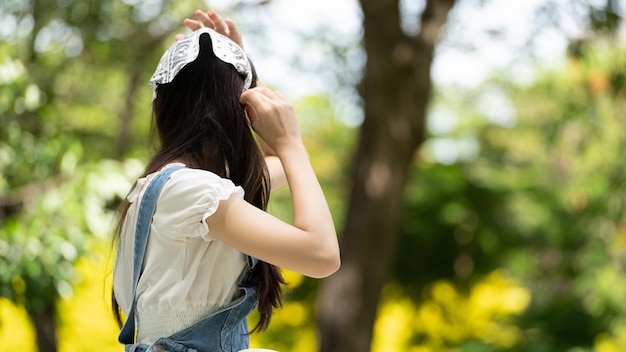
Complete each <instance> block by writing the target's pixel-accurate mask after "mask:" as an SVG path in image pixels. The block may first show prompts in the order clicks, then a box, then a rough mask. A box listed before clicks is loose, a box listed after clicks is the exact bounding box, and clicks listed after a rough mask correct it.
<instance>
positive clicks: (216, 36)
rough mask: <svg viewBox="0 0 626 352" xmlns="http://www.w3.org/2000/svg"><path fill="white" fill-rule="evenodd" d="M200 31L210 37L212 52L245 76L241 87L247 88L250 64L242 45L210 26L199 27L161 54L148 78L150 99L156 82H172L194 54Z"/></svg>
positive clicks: (196, 54) (193, 57) (194, 56)
mask: <svg viewBox="0 0 626 352" xmlns="http://www.w3.org/2000/svg"><path fill="white" fill-rule="evenodd" d="M203 33H208V34H209V36H210V37H211V43H212V44H213V53H214V54H215V56H216V57H217V58H218V59H220V60H222V61H223V62H225V63H227V64H230V65H232V66H233V67H234V68H235V69H236V70H237V72H239V74H241V75H242V76H245V77H246V80H245V83H244V88H243V90H244V91H245V90H246V89H248V88H250V85H251V84H252V68H251V67H250V62H249V61H248V57H247V56H246V54H245V52H244V51H243V49H242V48H241V47H240V46H239V45H237V43H235V42H234V41H232V40H231V39H230V38H228V37H226V36H225V35H222V34H220V33H217V32H216V31H214V30H212V29H211V28H206V27H202V28H200V29H198V30H197V31H194V32H192V33H190V34H188V35H186V36H184V37H183V38H181V39H179V40H178V41H177V42H176V43H174V45H172V46H170V47H169V48H168V49H167V51H166V52H165V54H163V57H161V61H159V64H158V65H157V68H156V71H155V72H154V74H153V75H152V78H150V87H152V90H153V91H154V94H153V95H152V100H153V101H154V99H155V98H156V89H157V86H158V85H159V84H166V83H170V82H172V81H173V80H174V77H176V75H177V74H178V72H180V70H182V68H183V67H185V66H186V65H187V64H189V63H191V62H194V61H195V60H196V59H197V58H198V53H199V52H200V35H202V34H203Z"/></svg>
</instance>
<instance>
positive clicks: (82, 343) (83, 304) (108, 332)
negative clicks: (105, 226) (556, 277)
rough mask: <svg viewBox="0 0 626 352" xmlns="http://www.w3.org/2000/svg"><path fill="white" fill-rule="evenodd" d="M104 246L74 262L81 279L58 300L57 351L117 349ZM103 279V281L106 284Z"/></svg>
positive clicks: (116, 332)
mask: <svg viewBox="0 0 626 352" xmlns="http://www.w3.org/2000/svg"><path fill="white" fill-rule="evenodd" d="M106 252H107V251H106V249H103V248H101V249H100V250H98V251H95V253H93V255H92V257H90V258H81V259H79V260H78V262H77V264H76V269H77V271H78V273H79V275H80V281H79V282H78V283H76V284H75V285H74V294H73V295H72V296H71V297H69V298H68V299H63V300H61V301H60V302H59V312H60V313H61V314H60V325H59V330H58V334H59V336H58V337H59V351H60V352H73V351H94V352H95V351H119V350H120V349H121V348H122V346H121V345H120V344H119V342H117V335H118V334H119V329H118V327H117V324H116V323H115V321H114V320H113V315H112V313H111V308H110V307H109V306H107V303H108V302H110V292H111V277H110V265H109V264H110V263H109V260H108V259H107V256H106V255H105V254H103V253H106ZM105 283H106V284H105Z"/></svg>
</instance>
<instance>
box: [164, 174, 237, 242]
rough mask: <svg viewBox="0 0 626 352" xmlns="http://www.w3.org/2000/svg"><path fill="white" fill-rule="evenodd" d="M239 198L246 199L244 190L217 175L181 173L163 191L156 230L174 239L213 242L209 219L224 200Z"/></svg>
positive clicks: (173, 177)
mask: <svg viewBox="0 0 626 352" xmlns="http://www.w3.org/2000/svg"><path fill="white" fill-rule="evenodd" d="M233 194H235V195H236V196H238V197H242V198H243V196H244V191H243V189H242V188H241V187H239V186H235V184H234V183H233V182H232V181H230V180H228V179H224V178H221V177H219V176H217V175H216V174H214V173H212V172H209V171H205V170H197V169H181V170H179V171H176V172H175V173H173V174H172V176H171V178H170V179H169V181H168V182H167V183H166V184H165V186H164V187H163V190H162V191H161V195H160V196H159V200H158V203H157V208H156V212H155V214H154V218H153V223H152V224H153V226H154V227H153V229H154V230H156V231H157V232H158V233H159V234H160V235H162V236H168V237H172V238H174V239H185V238H191V237H202V238H203V239H204V240H207V241H211V240H213V238H212V237H211V236H209V227H208V225H207V224H206V221H205V219H206V218H207V217H209V216H211V215H212V214H213V213H215V211H216V210H217V208H218V206H219V202H220V201H221V200H225V199H228V198H229V197H230V196H231V195H233Z"/></svg>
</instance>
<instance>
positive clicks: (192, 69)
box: [111, 33, 285, 332]
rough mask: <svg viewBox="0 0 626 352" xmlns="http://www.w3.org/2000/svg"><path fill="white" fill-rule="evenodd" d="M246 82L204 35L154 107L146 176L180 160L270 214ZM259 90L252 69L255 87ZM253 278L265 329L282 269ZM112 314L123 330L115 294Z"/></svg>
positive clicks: (263, 266)
mask: <svg viewBox="0 0 626 352" xmlns="http://www.w3.org/2000/svg"><path fill="white" fill-rule="evenodd" d="M243 86H244V78H243V77H242V76H241V75H240V74H239V73H237V71H236V70H235V68H234V67H233V66H231V65H230V64H227V63H225V62H223V61H221V60H219V59H218V58H217V57H216V56H215V54H214V53H213V49H212V44H211V40H210V37H209V34H206V33H205V34H202V35H201V36H200V53H199V55H198V58H197V59H196V60H195V61H194V62H192V63H190V64H188V65H187V66H185V67H184V68H183V69H182V70H181V71H180V72H179V73H178V74H177V75H176V77H175V78H174V80H173V81H172V82H171V83H168V84H164V85H159V86H158V88H157V92H158V94H157V97H156V99H155V100H154V102H153V104H154V105H153V114H152V115H153V119H152V130H151V134H152V136H153V137H154V135H156V136H157V137H158V141H159V145H158V148H157V151H156V153H155V154H154V156H153V157H152V159H151V160H150V161H149V162H148V165H147V167H146V169H145V171H144V173H143V176H146V175H148V174H151V173H153V172H156V171H158V170H160V169H161V168H162V167H163V166H165V165H166V164H168V163H170V162H172V161H174V160H177V161H181V162H184V163H185V164H186V165H187V167H190V168H196V169H203V170H208V171H211V172H214V173H215V174H217V175H219V176H221V177H226V178H229V179H230V180H232V181H233V182H234V183H235V184H236V185H240V186H241V187H243V189H244V190H245V200H246V201H248V202H249V203H251V204H253V205H254V206H256V207H258V208H260V209H263V210H265V209H266V207H267V202H268V200H269V194H270V180H269V175H268V171H267V167H266V165H265V161H264V159H263V153H262V152H261V150H260V148H259V145H258V144H257V142H256V140H255V139H254V135H253V133H252V131H251V129H250V126H249V124H248V120H247V118H246V116H245V113H244V109H243V106H242V105H241V104H240V102H239V96H240V95H241V92H242V90H243ZM254 86H256V72H255V71H254V68H253V82H252V87H254ZM129 205H130V204H129V203H128V201H126V200H124V202H123V203H122V205H121V206H120V210H119V212H118V213H119V220H118V226H117V231H116V233H115V239H116V240H119V236H120V234H121V228H122V224H123V221H124V217H125V216H126V213H127V211H128V208H129ZM253 275H256V276H257V277H258V279H260V285H261V286H260V288H259V305H258V311H259V315H260V320H259V322H258V324H257V325H256V326H255V327H254V329H253V330H252V332H254V331H263V330H265V329H266V328H267V327H268V325H269V322H270V320H271V317H272V313H273V310H274V309H275V308H279V307H280V306H281V299H282V297H281V294H282V287H281V285H282V284H285V281H284V279H283V277H282V275H281V273H280V270H279V269H278V268H277V267H276V266H274V265H271V264H268V263H265V262H263V261H259V263H258V264H257V265H256V267H255V269H254V270H253ZM111 301H112V306H113V314H114V316H115V318H116V320H117V322H118V324H119V325H120V327H121V326H122V319H121V317H120V308H119V306H118V304H117V300H116V299H115V294H114V293H113V295H112V300H111Z"/></svg>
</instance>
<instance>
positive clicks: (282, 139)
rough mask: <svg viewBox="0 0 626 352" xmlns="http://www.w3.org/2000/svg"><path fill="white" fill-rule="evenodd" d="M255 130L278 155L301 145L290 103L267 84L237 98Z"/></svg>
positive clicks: (249, 90)
mask: <svg viewBox="0 0 626 352" xmlns="http://www.w3.org/2000/svg"><path fill="white" fill-rule="evenodd" d="M239 101H240V102H241V104H243V105H244V106H245V107H246V110H247V112H248V117H249V119H250V123H251V125H252V128H253V129H254V131H255V132H256V133H257V134H258V135H259V136H260V137H261V138H262V139H263V140H264V141H265V143H267V145H268V146H269V147H270V148H271V149H272V150H273V151H274V152H276V155H278V156H279V157H280V154H281V152H282V151H283V150H284V149H285V148H286V147H293V146H298V147H301V146H303V143H302V137H301V134H300V127H299V126H298V120H297V118H296V114H295V111H294V109H293V106H292V105H291V103H289V101H287V99H285V97H283V96H282V94H280V93H278V92H275V91H272V90H270V89H268V88H266V87H256V88H252V89H248V90H247V91H245V92H244V93H243V94H241V98H240V99H239Z"/></svg>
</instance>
